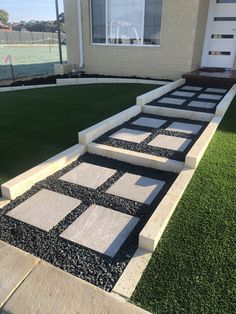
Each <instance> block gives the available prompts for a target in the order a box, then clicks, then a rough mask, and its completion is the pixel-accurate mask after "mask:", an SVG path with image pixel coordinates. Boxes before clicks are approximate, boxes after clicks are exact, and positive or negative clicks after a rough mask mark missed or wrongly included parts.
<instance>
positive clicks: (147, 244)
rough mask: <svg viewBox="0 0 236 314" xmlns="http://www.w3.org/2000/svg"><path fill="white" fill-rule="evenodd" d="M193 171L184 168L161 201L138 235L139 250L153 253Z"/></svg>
mask: <svg viewBox="0 0 236 314" xmlns="http://www.w3.org/2000/svg"><path fill="white" fill-rule="evenodd" d="M194 171H195V170H194V169H189V168H184V170H183V171H182V172H181V173H180V174H179V176H178V177H177V179H176V180H175V182H174V183H173V185H172V187H171V188H170V190H169V191H168V192H167V194H166V195H165V197H164V198H163V199H162V201H161V202H160V204H159V205H158V206H157V208H156V210H155V211H154V213H153V214H152V216H151V218H150V219H149V221H148V222H147V224H146V225H145V227H144V228H143V230H142V231H141V232H140V234H139V248H140V249H143V250H146V251H150V252H154V250H155V248H156V246H157V244H158V242H159V240H160V239H161V236H162V234H163V232H164V230H165V228H166V226H167V224H168V222H169V220H170V218H171V216H172V214H173V213H174V211H175V208H176V207H177V205H178V203H179V201H180V199H181V197H182V195H183V193H184V191H185V189H186V188H187V186H188V184H189V182H190V180H191V178H192V176H193V174H194Z"/></svg>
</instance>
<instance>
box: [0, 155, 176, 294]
mask: <svg viewBox="0 0 236 314" xmlns="http://www.w3.org/2000/svg"><path fill="white" fill-rule="evenodd" d="M82 162H87V163H91V164H95V165H100V166H103V167H109V168H112V169H116V170H117V172H116V173H115V174H114V175H113V176H112V177H111V178H109V179H108V180H107V181H106V182H105V183H104V184H103V185H102V186H100V187H99V188H97V189H96V190H93V189H89V188H86V187H83V186H79V185H75V184H70V183H67V182H65V181H62V180H58V179H59V178H60V177H61V176H62V175H64V174H65V173H67V172H68V171H70V170H72V169H73V168H75V167H76V166H78V165H79V164H80V163H82ZM125 172H129V173H132V174H137V175H141V176H147V177H150V178H153V179H159V180H164V181H165V182H166V184H165V185H164V187H163V188H162V190H161V191H160V192H159V194H158V195H157V197H156V198H155V199H154V201H153V202H152V204H151V205H146V204H142V203H139V202H134V201H131V200H127V199H124V198H121V197H118V196H113V195H109V194H106V191H107V189H109V188H110V187H111V186H112V185H113V184H114V183H115V182H116V181H117V180H118V179H119V178H120V177H121V176H122V175H123V174H124V173H125ZM176 178H177V174H175V173H171V172H166V171H160V170H154V169H150V168H145V167H138V166H134V165H131V164H127V163H124V162H120V161H116V160H112V159H108V158H104V157H99V156H96V155H91V154H85V155H84V156H82V157H80V158H79V159H78V160H77V161H75V162H73V163H72V164H71V165H69V166H68V167H65V168H64V169H62V170H60V171H58V172H57V173H55V174H54V175H52V176H50V177H48V178H47V179H45V180H43V181H41V182H39V183H37V184H35V185H34V186H33V187H32V188H31V189H30V190H29V191H27V192H26V193H24V194H23V195H21V196H19V197H18V198H17V199H16V200H14V201H12V202H11V203H10V204H8V205H7V206H5V207H4V208H3V209H1V210H0V239H1V240H2V241H5V242H7V243H9V244H11V245H14V246H16V247H18V248H20V249H22V250H24V251H26V252H28V253H31V254H33V255H35V256H37V257H39V258H40V259H42V260H44V261H46V262H49V263H51V264H52V265H54V266H56V267H59V268H60V269H62V270H65V271H67V272H69V273H71V274H72V275H75V276H77V277H79V278H81V279H83V280H86V281H87V282H89V283H92V284H94V285H96V286H98V287H100V288H102V289H104V290H106V291H111V290H112V289H113V287H114V285H115V284H116V282H117V281H118V279H119V277H120V276H121V274H122V272H123V271H124V269H125V267H126V266H127V264H128V262H129V261H130V259H131V257H132V256H133V254H134V252H135V250H136V249H137V247H138V234H139V233H140V231H141V230H142V228H143V227H144V226H145V224H146V222H147V221H148V219H149V218H150V216H151V215H152V213H153V212H154V210H155V209H156V207H157V206H158V204H159V203H160V201H161V199H162V198H163V197H164V195H165V194H166V192H167V191H168V190H169V188H170V187H171V185H172V184H173V182H174V181H175V179H176ZM42 189H47V190H51V191H55V192H59V193H61V194H64V195H68V196H71V197H74V198H77V199H80V200H81V201H82V203H81V204H80V205H79V206H78V207H77V208H75V209H74V210H73V211H72V212H71V213H69V214H68V215H67V216H66V217H65V218H64V219H63V220H62V221H60V222H59V223H58V224H57V225H56V226H55V227H54V228H53V229H51V230H50V231H49V232H46V231H43V230H41V229H39V228H36V227H34V226H31V225H28V224H26V223H24V222H21V221H18V220H16V219H13V218H11V217H8V216H6V214H7V213H8V212H9V211H10V210H12V209H13V208H14V207H16V206H18V205H19V204H21V203H22V202H24V201H25V200H27V199H29V198H30V197H31V196H33V195H34V194H36V193H37V192H39V191H40V190H42ZM92 204H97V205H100V206H104V207H109V208H111V209H113V210H116V211H119V212H122V213H126V214H129V215H132V216H135V217H138V218H139V219H140V220H139V222H138V224H137V225H136V227H135V228H134V230H133V231H132V232H131V234H130V235H129V236H128V238H127V239H126V241H125V242H124V244H123V245H122V247H121V248H120V249H119V251H118V252H117V254H116V255H115V256H114V257H113V258H111V257H109V256H106V255H103V254H101V253H98V252H96V251H94V250H92V249H89V248H87V247H84V246H82V245H78V244H76V243H73V242H70V241H68V240H66V239H63V238H61V237H59V235H60V234H61V233H62V232H63V231H64V230H65V229H66V228H67V227H68V226H69V225H70V224H71V223H73V222H74V221H75V220H76V219H77V218H78V217H79V216H80V215H81V214H82V213H83V212H84V211H86V209H87V208H88V207H89V206H91V205H92Z"/></svg>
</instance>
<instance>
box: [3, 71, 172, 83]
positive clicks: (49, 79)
mask: <svg viewBox="0 0 236 314" xmlns="http://www.w3.org/2000/svg"><path fill="white" fill-rule="evenodd" d="M62 78H125V79H126V78H128V79H140V80H154V81H166V82H168V81H169V82H170V83H171V82H172V81H171V80H168V79H167V80H164V79H155V78H151V77H145V78H143V77H138V76H114V75H100V74H86V73H84V72H80V73H79V74H78V73H77V74H76V73H75V74H64V75H49V76H48V75H47V76H41V77H40V76H37V77H31V78H29V77H22V78H19V79H17V81H16V82H13V83H11V84H7V85H6V84H3V83H1V80H0V87H9V86H23V85H24V86H26V85H43V84H56V80H57V79H62ZM9 80H10V79H9ZM2 81H6V80H2ZM1 84H3V85H1Z"/></svg>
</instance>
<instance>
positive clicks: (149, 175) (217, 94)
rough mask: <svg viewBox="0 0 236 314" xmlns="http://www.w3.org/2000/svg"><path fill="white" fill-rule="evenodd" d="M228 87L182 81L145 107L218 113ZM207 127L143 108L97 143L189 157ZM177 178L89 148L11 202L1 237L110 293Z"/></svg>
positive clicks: (0, 218) (1, 219) (1, 221)
mask: <svg viewBox="0 0 236 314" xmlns="http://www.w3.org/2000/svg"><path fill="white" fill-rule="evenodd" d="M226 93H227V90H226V89H219V88H206V87H202V86H190V85H184V86H181V87H179V88H177V89H176V90H174V91H171V92H170V93H167V94H166V95H164V96H162V97H160V98H158V99H156V100H154V101H152V102H151V103H149V104H147V106H160V107H168V108H175V109H181V110H183V109H184V110H195V111H204V112H214V110H215V108H216V106H217V104H218V103H219V102H220V100H221V99H222V98H223V97H224V95H225V94H226ZM206 126H207V123H206V122H202V121H194V120H188V119H183V118H172V117H166V116H161V115H160V116H158V115H153V114H145V113H141V114H139V115H137V116H135V117H133V118H131V119H130V120H129V121H127V122H125V123H123V124H122V125H120V126H118V127H116V128H114V129H112V130H110V131H109V132H106V133H105V134H103V135H102V136H100V137H99V138H97V139H96V140H95V141H94V142H95V143H99V144H103V145H106V146H113V147H117V148H120V149H122V150H126V151H135V152H138V153H144V154H147V155H150V156H151V155H152V156H153V155H154V156H159V157H165V158H168V159H173V160H175V161H179V162H182V163H184V160H185V157H186V154H187V153H188V152H189V150H190V149H191V147H192V146H193V144H194V143H195V142H196V141H197V140H198V138H199V136H200V135H201V134H202V132H203V131H204V129H205V128H206ZM176 178H177V174H176V173H172V172H169V171H161V170H154V169H150V168H145V167H140V166H135V165H132V164H128V163H124V162H121V161H117V160H112V159H108V158H105V157H101V156H95V155H91V154H88V153H87V154H85V155H83V156H81V157H80V158H79V159H78V160H77V161H75V162H74V163H72V164H71V165H69V166H68V167H66V168H64V169H62V170H60V171H59V172H57V173H56V174H54V175H52V176H51V177H49V178H47V179H45V180H43V181H41V182H39V183H37V184H36V185H35V186H34V187H33V188H32V189H31V190H29V191H28V192H26V193H25V194H23V195H22V196H20V197H18V198H17V199H16V200H15V201H12V202H11V203H10V204H9V205H7V206H5V207H4V209H3V211H2V213H1V214H0V239H1V240H3V241H6V242H8V243H10V244H12V245H15V246H18V247H20V248H21V249H24V250H25V251H27V252H29V253H32V254H33V255H35V256H36V257H39V258H41V259H44V260H46V261H48V262H50V263H52V264H53V265H56V266H57V267H60V268H62V269H63V270H66V271H68V272H70V273H72V274H73V275H76V276H78V277H80V278H82V279H84V280H87V281H89V282H90V283H93V284H95V285H97V286H99V287H101V288H103V289H104V290H107V291H111V290H112V288H113V287H114V285H115V283H116V282H117V280H118V279H119V277H120V275H121V274H122V272H123V271H124V269H125V267H126V266H127V264H128V262H129V261H130V259H131V257H132V255H133V254H134V252H135V250H136V249H137V245H138V244H137V241H138V235H139V233H140V231H141V230H142V228H143V227H144V226H145V224H146V223H147V221H148V219H149V218H150V216H151V215H152V213H153V212H154V211H155V209H156V207H157V206H158V204H159V203H160V202H161V200H162V199H163V197H164V196H165V195H166V192H167V191H168V190H169V188H170V187H171V185H172V184H173V182H174V181H175V179H176Z"/></svg>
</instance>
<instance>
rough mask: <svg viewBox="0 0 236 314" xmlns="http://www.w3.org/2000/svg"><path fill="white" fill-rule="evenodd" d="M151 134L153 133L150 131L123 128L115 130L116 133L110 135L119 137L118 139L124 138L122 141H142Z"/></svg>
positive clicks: (115, 137)
mask: <svg viewBox="0 0 236 314" xmlns="http://www.w3.org/2000/svg"><path fill="white" fill-rule="evenodd" d="M149 135H151V133H149V132H143V131H138V130H132V129H126V128H123V129H121V130H119V131H117V132H115V133H114V134H112V135H110V136H109V137H111V138H114V139H117V140H122V141H128V142H134V143H141V142H142V141H143V140H145V139H146V138H147V137H148V136H149Z"/></svg>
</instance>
